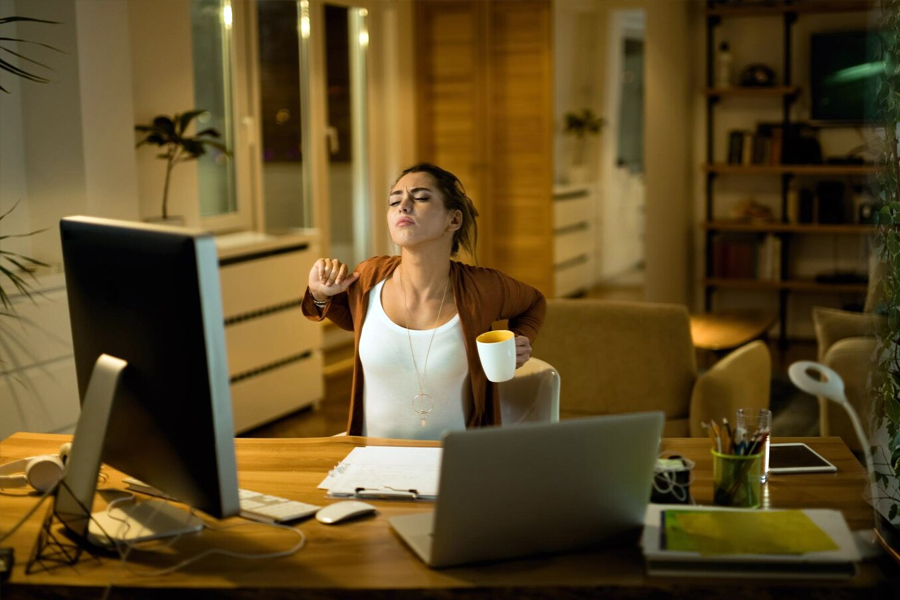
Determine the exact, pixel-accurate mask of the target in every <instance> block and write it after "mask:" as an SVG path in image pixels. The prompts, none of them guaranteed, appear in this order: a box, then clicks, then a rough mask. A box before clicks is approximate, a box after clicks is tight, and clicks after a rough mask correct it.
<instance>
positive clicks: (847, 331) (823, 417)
mask: <svg viewBox="0 0 900 600" xmlns="http://www.w3.org/2000/svg"><path fill="white" fill-rule="evenodd" d="M877 319H878V317H877V316H876V315H872V314H868V313H854V312H848V311H844V310H838V309H832V308H822V307H820V306H816V307H813V324H814V325H815V329H816V341H817V342H818V361H819V362H820V363H822V364H823V365H825V366H826V367H829V368H830V369H832V370H833V371H834V372H836V373H837V374H838V375H839V376H840V378H841V379H842V380H843V381H844V391H845V393H846V396H847V401H848V402H849V403H850V405H851V406H852V407H853V408H854V410H856V412H857V414H859V418H860V420H861V421H862V422H863V423H868V422H869V416H870V413H871V411H870V408H869V402H868V395H867V393H866V384H867V382H868V378H869V374H870V373H871V371H872V368H873V366H874V365H873V358H874V355H875V327H876V321H877ZM819 434H820V435H823V436H828V435H835V436H838V437H840V438H842V439H843V440H844V442H845V443H846V444H847V446H848V447H849V448H850V449H851V450H853V451H854V452H861V451H862V447H861V446H860V442H859V439H858V438H857V436H856V433H855V431H854V429H853V425H852V423H851V422H850V421H849V420H848V419H847V415H846V413H845V412H844V411H843V410H840V409H838V408H836V407H835V406H833V405H831V403H829V401H828V400H827V399H826V398H822V397H820V398H819Z"/></svg>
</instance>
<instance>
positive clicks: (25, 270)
mask: <svg viewBox="0 0 900 600" xmlns="http://www.w3.org/2000/svg"><path fill="white" fill-rule="evenodd" d="M16 22H18V23H47V24H51V25H58V24H59V23H57V22H56V21H47V20H45V19H34V18H31V17H18V16H11V17H3V18H0V27H2V26H3V25H9V24H10V23H16ZM0 40H2V41H4V42H16V43H18V44H33V45H36V46H42V47H44V48H48V49H50V50H53V51H55V52H61V50H59V49H58V48H54V47H53V46H49V45H47V44H42V43H40V42H33V41H30V40H25V39H21V38H15V37H8V36H5V35H0ZM0 50H3V51H5V52H6V53H8V54H12V55H13V56H17V57H18V58H20V59H21V60H23V61H25V62H28V63H31V64H34V65H37V66H39V67H42V68H44V69H48V70H52V69H50V67H49V66H47V65H45V64H43V63H41V62H38V61H36V60H34V59H32V58H28V57H27V56H25V55H23V54H21V53H19V52H16V51H14V50H11V49H10V48H7V47H5V46H4V45H3V44H0ZM0 71H4V72H6V73H10V74H12V75H15V76H16V77H21V78H22V79H25V80H28V81H33V82H35V83H49V82H50V80H49V79H47V78H46V77H42V76H40V75H38V74H36V73H34V72H33V71H29V70H26V68H23V67H20V66H18V65H14V64H12V63H10V62H7V61H6V60H4V59H3V58H2V56H0ZM0 92H3V93H5V94H9V93H10V91H9V90H8V89H6V88H5V87H3V86H2V85H0ZM18 205H19V203H18V202H16V203H15V204H13V206H12V208H10V209H9V210H8V211H6V212H5V213H3V214H0V232H4V233H2V234H0V244H2V242H3V241H4V240H8V239H12V238H23V237H29V236H32V235H35V234H38V233H41V231H43V230H39V231H31V232H29V233H19V234H15V233H12V234H11V233H5V231H6V228H5V227H4V226H3V223H2V221H3V219H4V218H6V217H8V216H9V214H10V213H11V212H12V211H13V210H15V209H16V207H17V206H18ZM49 266H50V265H48V264H47V263H45V262H42V261H39V260H37V259H34V258H30V257H28V256H24V255H22V254H19V253H18V252H12V251H10V250H4V249H2V248H0V307H2V308H0V316H4V317H16V316H17V315H16V313H15V307H14V306H13V305H12V302H11V301H10V297H9V292H7V290H6V289H4V287H3V283H4V281H6V282H7V283H12V285H13V287H14V288H15V289H16V290H17V291H18V292H19V293H20V294H22V295H23V296H25V297H26V298H30V297H31V294H32V292H33V288H32V287H31V284H30V283H29V281H28V279H26V277H28V276H31V278H32V279H33V278H34V271H35V268H36V267H49Z"/></svg>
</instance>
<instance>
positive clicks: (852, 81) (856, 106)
mask: <svg viewBox="0 0 900 600" xmlns="http://www.w3.org/2000/svg"><path fill="white" fill-rule="evenodd" d="M880 35H881V33H880V32H877V31H840V32H833V33H817V34H813V35H812V36H811V38H810V95H811V104H812V106H811V110H810V118H811V119H812V120H813V121H818V122H823V123H828V122H832V123H836V122H837V123H865V122H871V121H874V120H876V119H877V117H878V115H877V113H876V103H875V97H876V89H877V85H878V79H879V77H882V76H883V75H884V61H883V58H882V52H881V37H880Z"/></svg>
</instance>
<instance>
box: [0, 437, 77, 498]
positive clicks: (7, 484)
mask: <svg viewBox="0 0 900 600" xmlns="http://www.w3.org/2000/svg"><path fill="white" fill-rule="evenodd" d="M71 450H72V444H69V443H65V444H63V445H62V446H60V447H59V454H44V455H42V456H30V457H28V458H20V459H19V460H14V461H12V462H9V463H6V464H5V465H2V466H0V490H5V489H11V488H22V487H27V486H31V487H33V488H34V489H36V490H37V491H39V492H46V491H47V490H50V489H53V486H55V485H56V484H57V482H59V480H60V479H62V476H63V473H64V472H65V469H66V466H65V465H66V461H67V460H68V458H69V452H70V451H71Z"/></svg>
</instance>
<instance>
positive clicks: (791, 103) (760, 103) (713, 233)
mask: <svg viewBox="0 0 900 600" xmlns="http://www.w3.org/2000/svg"><path fill="white" fill-rule="evenodd" d="M872 6H873V4H872V3H871V2H867V1H866V0H860V1H858V2H846V1H830V0H822V1H816V2H804V3H792V2H769V3H753V4H751V3H746V4H743V5H733V4H718V3H712V2H711V3H709V6H708V8H707V9H706V15H705V16H706V33H707V39H706V58H707V61H706V65H707V82H706V83H707V87H705V88H704V89H703V90H702V93H703V94H704V96H705V97H706V128H707V139H706V163H705V164H703V165H702V169H703V171H704V175H705V179H706V187H705V220H704V221H703V223H702V227H703V230H704V236H705V266H704V277H703V280H702V284H703V288H704V293H705V308H706V310H707V311H709V310H712V309H713V307H714V306H713V305H714V299H715V297H716V292H717V291H719V290H726V289H732V290H743V291H745V292H747V291H754V290H755V291H760V292H775V293H777V294H778V306H779V324H780V341H781V343H782V345H783V344H784V343H786V341H787V330H788V326H787V323H788V318H789V314H788V299H789V297H790V295H791V294H795V293H817V294H821V293H828V294H844V295H851V296H856V297H861V296H862V295H863V294H865V292H866V289H867V286H866V284H865V282H854V281H838V280H835V281H831V282H825V281H819V280H817V279H816V278H813V277H809V276H806V277H804V276H799V275H798V274H797V272H796V271H797V269H795V268H794V266H795V263H796V259H797V256H796V253H797V251H798V250H797V248H798V246H800V245H801V244H800V242H801V240H800V236H823V235H827V236H832V237H836V236H841V237H845V236H856V237H860V236H864V235H867V234H869V233H871V231H872V227H871V226H870V225H865V224H857V223H852V222H847V223H828V224H826V223H821V224H820V223H816V222H803V223H800V222H797V221H796V219H794V218H792V217H791V212H792V210H791V207H790V206H789V204H790V202H791V200H790V196H791V188H792V186H793V185H794V182H795V180H796V179H797V178H803V180H804V181H805V182H807V183H812V184H815V183H816V182H817V181H819V180H821V179H825V178H839V179H841V180H843V181H846V182H848V183H851V184H859V183H863V182H865V179H866V178H867V177H869V176H871V175H873V174H874V173H875V170H876V167H874V166H871V165H842V164H783V161H779V162H773V161H770V162H772V163H773V164H768V163H767V164H731V163H729V162H725V161H724V160H723V159H721V158H719V159H718V160H716V157H717V156H719V157H720V156H722V154H723V153H722V152H719V153H718V154H717V153H716V152H715V150H716V148H721V147H722V146H719V144H726V145H727V143H728V141H729V140H728V139H723V135H722V132H721V131H719V130H716V128H715V122H716V115H717V113H720V112H721V111H728V110H729V108H730V107H731V106H734V105H740V106H741V107H743V108H744V110H747V109H746V107H748V106H751V105H752V106H755V107H758V109H757V110H760V111H762V110H765V109H771V108H775V107H778V106H780V109H781V120H780V123H777V126H778V127H780V128H782V130H783V131H787V130H788V127H789V126H791V125H792V121H793V119H794V118H795V117H796V112H797V111H796V110H795V104H796V103H797V100H798V98H799V97H801V96H802V95H803V94H808V93H809V90H807V89H804V88H803V87H801V86H797V85H794V84H793V82H792V71H793V70H794V65H793V62H792V61H793V60H794V57H793V54H794V53H796V52H797V50H796V49H795V47H794V46H795V40H794V39H793V38H794V36H795V34H794V31H793V30H794V27H795V23H796V22H797V20H798V19H799V18H801V17H804V16H807V15H812V14H827V13H845V12H858V11H865V10H869V9H871V8H872ZM742 17H754V20H755V22H756V23H757V25H756V26H758V27H762V26H765V27H771V28H778V27H780V28H781V32H780V33H781V39H782V40H783V42H782V45H783V47H782V48H781V52H782V58H783V68H782V71H783V72H782V77H781V79H782V81H780V82H779V83H780V84H781V85H777V86H771V87H741V86H738V85H735V86H733V87H715V86H714V84H713V82H714V80H715V69H716V56H715V55H716V48H717V44H716V41H715V36H716V30H717V27H718V26H719V25H720V24H721V23H722V20H723V19H726V18H727V19H731V18H742ZM762 23H765V25H762ZM773 37H774V36H773ZM732 103H734V104H732ZM768 114H771V111H769V113H768ZM745 153H746V148H745ZM726 177H728V178H730V177H760V178H780V197H781V202H780V208H779V209H777V210H776V211H774V212H775V214H774V217H775V221H769V222H761V221H756V222H740V221H737V220H729V219H727V218H725V217H723V216H722V213H721V211H720V210H717V191H718V190H717V181H719V180H720V178H726ZM729 236H732V241H734V237H733V236H739V238H740V239H738V240H737V242H738V245H740V243H743V242H742V240H743V241H744V242H745V243H747V244H750V245H752V244H754V243H755V244H759V245H758V246H757V250H756V253H753V252H745V253H744V254H745V257H744V259H741V260H737V259H735V261H736V262H740V263H741V265H744V264H749V265H750V266H749V270H751V271H752V270H755V272H756V274H755V275H754V274H753V273H750V274H747V273H744V272H745V271H748V269H745V268H743V266H741V268H736V269H734V270H732V272H730V273H723V271H728V270H727V269H723V268H721V262H722V261H723V260H726V259H727V256H728V252H722V251H721V250H722V247H723V246H724V245H727V243H729V242H728V241H727V240H728V238H729ZM754 240H755V241H754ZM769 240H775V243H774V244H769V246H770V248H766V247H765V245H766V244H768V241H769ZM771 247H774V248H775V250H774V251H773V250H771ZM741 252H743V251H741ZM723 256H725V257H726V258H723ZM748 261H749V262H748ZM763 262H765V263H767V264H768V265H769V266H770V268H769V270H768V272H767V274H766V275H763V274H761V273H760V270H759V269H760V265H761V264H762V263H763ZM735 273H737V274H735ZM835 279H837V278H835Z"/></svg>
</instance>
